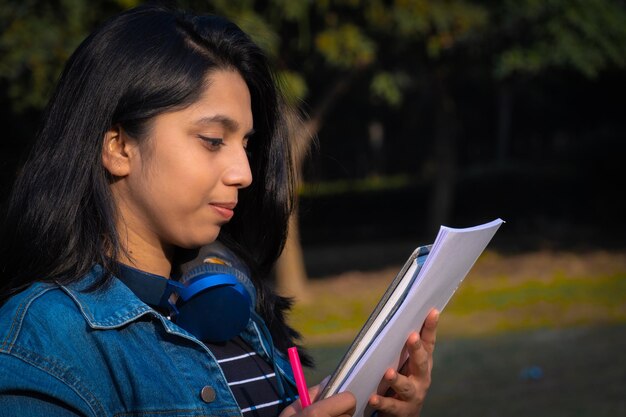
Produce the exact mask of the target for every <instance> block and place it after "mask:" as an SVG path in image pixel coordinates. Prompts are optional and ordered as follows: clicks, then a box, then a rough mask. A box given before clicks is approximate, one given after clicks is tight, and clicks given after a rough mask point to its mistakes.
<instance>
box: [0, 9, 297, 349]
mask: <svg viewBox="0 0 626 417" xmlns="http://www.w3.org/2000/svg"><path fill="white" fill-rule="evenodd" d="M219 69H229V70H236V71H238V72H239V74H240V75H241V76H242V78H243V79H244V80H245V82H246V84H247V86H248V89H249V91H250V95H251V100H252V102H251V105H252V114H253V118H254V128H255V135H254V140H253V141H251V142H250V144H249V147H248V150H249V151H250V153H251V160H250V165H251V170H252V175H253V178H254V181H253V183H252V185H251V186H250V187H248V188H247V189H244V190H242V191H241V192H240V197H239V204H238V206H237V209H236V216H235V217H234V218H233V220H232V221H231V223H229V224H228V225H226V226H224V227H223V229H222V231H221V233H220V237H219V239H220V240H221V241H223V242H224V243H225V244H226V245H227V246H229V247H230V248H231V249H233V250H234V251H235V252H236V253H237V254H239V255H240V256H241V257H242V258H243V259H244V260H245V261H246V262H247V263H248V264H249V266H250V269H251V270H252V271H253V279H254V281H255V283H256V285H257V290H258V292H259V296H258V299H259V303H260V304H259V306H258V308H259V310H260V313H261V314H262V316H263V317H264V318H265V319H266V320H267V322H268V325H269V327H270V331H272V333H273V334H274V336H275V341H276V342H278V344H279V347H285V346H286V345H287V344H288V343H289V342H291V341H292V340H293V338H294V337H295V336H296V333H295V332H293V330H292V329H290V328H289V327H288V326H286V324H285V320H284V318H283V310H284V309H286V308H287V307H288V304H289V303H288V301H287V300H286V299H284V298H282V297H278V296H277V295H275V294H274V293H273V292H272V291H271V290H270V289H269V286H268V285H267V284H266V283H265V279H264V278H265V277H267V276H268V274H269V272H270V270H271V268H272V266H273V264H274V263H275V261H276V260H277V258H278V256H279V255H280V253H281V251H282V249H283V246H284V242H285V238H286V231H287V223H288V218H289V215H290V213H291V210H292V206H293V198H294V188H295V187H294V173H293V165H292V159H291V155H290V147H289V143H288V137H287V135H288V133H287V125H286V122H285V120H284V116H283V114H284V113H283V111H282V110H283V108H282V106H283V101H282V99H281V95H280V93H279V91H278V90H277V88H276V82H275V79H274V77H273V75H272V72H271V70H270V66H269V64H268V62H267V59H266V56H265V55H264V53H263V52H262V51H261V50H260V49H259V47H258V46H257V45H256V44H255V43H254V42H252V41H251V39H250V38H249V37H248V35H246V34H245V33H244V32H243V31H241V29H239V28H238V27H237V26H236V25H235V24H233V23H232V22H230V21H228V20H226V19H224V18H221V17H218V16H196V15H193V14H190V13H187V12H183V11H178V10H174V9H171V8H168V7H163V6H155V5H144V6H140V7H137V8H135V9H131V10H128V11H126V12H124V13H121V14H119V15H117V16H115V17H113V18H112V19H110V20H109V21H107V22H106V23H105V24H104V25H103V26H101V27H100V28H99V29H97V30H96V31H95V32H93V33H92V34H91V35H90V36H89V37H88V38H86V39H85V40H84V41H83V42H82V44H81V45H80V46H79V47H78V49H77V50H76V51H75V52H74V54H73V55H72V56H71V57H70V59H69V61H68V62H67V64H66V67H65V69H64V71H63V73H62V75H61V78H60V80H59V83H58V85H57V88H56V90H55V92H54V94H53V96H52V98H51V100H50V102H49V104H48V107H47V109H46V112H45V113H44V120H43V125H42V127H41V129H40V132H39V134H38V137H37V141H36V143H35V145H34V147H33V149H32V151H31V153H30V155H29V157H28V159H27V161H26V163H25V164H24V166H23V168H22V170H21V172H20V174H19V175H18V177H17V179H16V181H15V184H14V187H13V191H12V194H11V196H10V198H9V201H8V205H7V213H6V216H5V219H4V224H3V228H2V235H1V237H0V271H1V277H0V279H1V281H0V302H2V301H4V300H6V299H7V298H8V297H10V296H11V295H12V294H14V293H16V292H18V291H20V290H21V289H24V288H25V287H27V286H28V285H30V284H31V283H33V282H35V281H56V282H59V283H70V282H73V281H76V280H79V279H80V278H81V277H83V276H84V275H85V274H86V273H87V272H88V271H89V270H90V269H91V268H92V266H93V265H94V264H100V265H102V266H104V268H105V270H106V271H107V273H106V274H105V275H104V276H103V277H102V279H101V281H100V282H98V283H97V284H98V285H97V287H99V286H103V285H106V284H107V282H108V281H109V280H110V279H111V276H112V273H113V272H114V271H115V263H114V260H115V259H117V258H118V255H119V254H120V252H121V251H123V250H124V248H123V247H121V245H120V240H119V236H118V233H117V232H116V227H115V225H116V222H115V219H116V208H115V206H114V204H113V199H112V195H111V191H110V187H109V180H110V178H109V177H108V174H107V172H106V170H105V168H104V167H103V165H102V160H101V155H102V144H103V138H104V135H105V132H107V130H109V129H110V128H111V127H112V126H115V125H119V126H121V127H122V128H123V129H124V130H125V131H126V132H127V133H128V134H129V135H131V136H132V137H134V138H136V139H138V140H141V139H142V138H143V137H144V136H146V133H147V132H148V129H149V127H150V122H151V120H153V118H154V117H155V116H157V115H159V114H161V113H164V112H168V111H173V110H177V109H182V108H185V107H186V106H189V105H191V104H192V103H194V102H195V101H196V100H197V99H198V98H199V97H200V94H201V93H202V91H203V87H204V85H205V79H206V76H207V75H208V74H210V73H211V72H212V71H215V70H219ZM283 341H284V342H283ZM280 345H283V346H280Z"/></svg>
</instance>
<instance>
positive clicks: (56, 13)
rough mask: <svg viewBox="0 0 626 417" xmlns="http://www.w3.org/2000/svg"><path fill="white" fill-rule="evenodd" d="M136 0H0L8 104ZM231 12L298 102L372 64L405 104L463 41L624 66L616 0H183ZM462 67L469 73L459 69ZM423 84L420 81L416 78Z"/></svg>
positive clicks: (559, 59)
mask: <svg viewBox="0 0 626 417" xmlns="http://www.w3.org/2000/svg"><path fill="white" fill-rule="evenodd" d="M138 3H140V2H139V1H137V0H55V1H43V0H26V1H20V0H8V1H5V2H3V3H2V4H0V30H1V35H0V56H2V58H1V59H0V83H2V85H3V86H5V88H6V90H7V91H6V95H7V96H8V98H9V99H10V101H11V103H12V105H13V110H14V111H21V110H24V109H27V108H34V109H40V108H42V107H43V105H44V104H45V102H46V100H47V97H48V96H49V94H50V92H51V89H52V86H53V85H54V82H55V80H56V78H57V77H58V74H59V72H60V70H61V68H62V66H63V63H64V62H65V61H66V60H67V58H68V56H69V54H70V53H71V52H72V51H73V50H74V49H75V48H76V46H77V45H78V44H79V42H80V41H81V40H82V39H84V38H85V37H86V35H87V34H88V33H89V32H90V31H91V30H92V29H93V28H94V27H95V26H96V25H97V24H98V23H100V22H102V21H103V19H105V18H107V17H109V16H111V15H112V14H114V13H116V12H119V11H121V10H123V9H125V8H128V7H132V6H135V5H136V4H138ZM178 4H179V5H180V6H182V7H186V8H191V9H194V10H196V11H198V12H212V13H218V14H223V15H226V16H228V17H229V18H231V19H233V20H234V21H236V22H237V23H238V24H239V25H240V26H241V27H242V28H243V29H244V30H245V31H247V32H249V33H250V34H252V36H253V37H254V39H255V40H256V41H257V42H258V43H259V44H260V45H261V46H262V47H263V48H264V49H265V50H266V51H268V53H270V55H271V56H272V57H273V58H274V60H275V62H276V63H277V66H278V69H279V70H280V71H285V72H284V77H283V78H284V81H285V83H286V84H287V86H288V88H289V89H290V91H291V93H292V94H293V95H295V96H296V97H295V98H297V99H302V98H304V97H305V96H307V94H309V93H311V92H312V89H311V85H313V84H315V83H316V82H319V81H316V77H319V75H320V70H322V69H324V68H325V70H326V71H331V72H332V71H335V72H351V71H355V70H359V69H363V68H368V69H369V72H368V74H369V75H368V76H369V77H370V78H369V79H370V80H371V81H370V82H371V88H370V92H371V94H372V95H373V96H375V97H378V98H379V99H381V100H383V101H384V102H386V103H388V104H390V105H392V106H398V105H399V104H400V103H401V102H402V99H403V92H404V91H405V90H406V88H407V86H408V85H409V84H410V83H409V82H408V81H410V80H411V79H415V78H416V77H419V71H420V68H427V67H428V66H429V65H430V64H429V62H437V61H439V60H442V59H445V58H446V56H447V55H449V54H451V53H453V52H454V51H458V50H467V51H471V53H472V54H474V56H476V57H478V59H479V61H480V62H482V61H484V60H487V61H490V62H492V63H493V64H492V70H493V74H494V76H495V77H497V78H502V77H508V76H511V75H514V74H519V73H527V74H536V73H539V72H541V71H542V70H544V69H546V68H550V67H566V68H571V69H574V70H576V71H579V72H581V73H582V74H584V75H586V76H590V77H592V76H595V75H597V74H598V72H599V71H601V70H602V69H604V68H606V67H608V66H615V67H620V68H622V67H624V66H625V65H626V52H625V49H626V48H624V45H626V24H625V22H626V10H625V7H624V3H623V2H621V1H617V0H550V1H539V0H507V1H501V2H494V1H491V2H485V1H469V0H445V1H431V0H395V1H391V2H390V1H383V0H370V1H364V0H335V1H331V0H307V1H289V0H267V1H263V2H261V1H253V0H214V1H212V2H206V1H201V0H181V1H179V2H178ZM458 70H461V71H462V70H463V69H462V68H461V69H458ZM414 85H417V84H414Z"/></svg>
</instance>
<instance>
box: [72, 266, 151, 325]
mask: <svg viewBox="0 0 626 417" xmlns="http://www.w3.org/2000/svg"><path fill="white" fill-rule="evenodd" d="M103 275H104V269H103V268H102V266H100V265H95V266H94V267H93V268H92V269H91V271H89V273H88V274H87V275H86V276H85V277H83V279H81V280H79V281H78V282H74V283H71V284H68V285H61V289H62V290H64V291H65V292H66V293H67V294H68V295H69V296H70V297H71V298H72V299H73V300H74V302H76V304H77V305H78V307H79V309H80V311H81V313H82V315H83V316H84V317H85V320H86V321H87V323H88V324H89V326H90V327H91V328H93V329H111V328H116V327H121V326H124V325H125V324H127V323H129V322H131V321H134V320H136V319H137V318H139V317H141V316H143V315H145V314H155V315H156V314H157V313H156V312H155V311H154V310H153V309H152V308H151V307H150V306H148V305H147V304H145V303H144V302H142V301H141V300H140V299H139V298H138V297H137V296H136V295H135V294H134V293H133V292H132V291H131V290H130V289H129V288H128V287H127V286H125V285H124V284H123V283H122V282H121V281H120V280H119V279H118V278H116V277H113V279H111V280H110V282H109V283H108V284H107V285H105V286H104V287H102V288H98V289H96V290H90V287H91V286H93V284H95V283H96V282H97V281H98V280H100V279H101V278H102V276H103Z"/></svg>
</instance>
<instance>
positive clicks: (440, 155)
mask: <svg viewBox="0 0 626 417" xmlns="http://www.w3.org/2000/svg"><path fill="white" fill-rule="evenodd" d="M433 88H434V95H435V106H436V112H437V114H436V116H435V123H436V125H435V143H434V155H433V156H434V160H435V166H436V169H435V178H434V179H433V188H432V195H431V201H430V222H429V228H431V229H432V230H434V231H436V230H438V229H439V226H441V225H444V224H448V222H449V221H450V218H451V216H452V209H453V207H454V194H455V186H456V171H457V167H456V154H457V149H456V134H457V129H456V124H457V121H456V106H455V103H454V100H453V98H452V97H451V95H450V93H449V92H448V86H447V84H446V78H445V74H444V70H443V69H441V68H438V69H437V71H436V73H435V76H434V83H433Z"/></svg>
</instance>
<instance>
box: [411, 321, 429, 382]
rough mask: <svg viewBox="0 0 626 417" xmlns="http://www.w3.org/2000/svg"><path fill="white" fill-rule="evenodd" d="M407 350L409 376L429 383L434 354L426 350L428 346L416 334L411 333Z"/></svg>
mask: <svg viewBox="0 0 626 417" xmlns="http://www.w3.org/2000/svg"><path fill="white" fill-rule="evenodd" d="M406 349H407V352H409V361H408V362H409V374H412V375H414V376H416V377H417V378H420V379H424V378H426V382H427V383H428V380H427V379H428V378H427V377H428V376H429V375H430V364H431V362H432V353H431V352H429V351H428V350H427V349H426V344H425V343H423V341H422V340H421V339H420V337H419V335H418V334H417V333H415V332H413V333H411V334H410V335H409V337H408V338H407V340H406Z"/></svg>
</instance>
